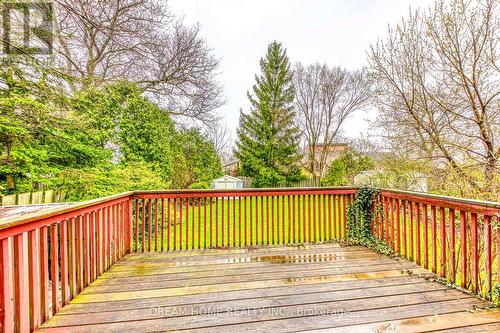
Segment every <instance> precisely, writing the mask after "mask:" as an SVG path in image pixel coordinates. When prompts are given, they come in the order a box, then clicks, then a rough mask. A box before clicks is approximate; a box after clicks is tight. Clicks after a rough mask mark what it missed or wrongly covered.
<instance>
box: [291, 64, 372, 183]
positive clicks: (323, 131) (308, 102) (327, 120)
mask: <svg viewBox="0 0 500 333" xmlns="http://www.w3.org/2000/svg"><path fill="white" fill-rule="evenodd" d="M293 80H294V87H295V103H296V110H297V119H296V124H297V127H298V128H299V130H300V132H301V135H302V140H303V144H304V150H305V155H306V159H305V160H304V167H305V168H306V169H307V170H308V171H309V172H310V173H311V175H312V177H313V178H314V179H315V180H319V178H320V177H321V176H322V175H323V174H324V173H325V171H326V170H325V169H326V167H327V157H328V154H329V152H330V148H331V146H332V144H333V143H334V142H335V140H336V139H337V137H338V135H339V134H340V130H341V127H342V125H343V124H344V122H345V120H346V119H347V118H348V117H349V116H350V115H351V114H352V113H354V112H356V111H357V110H359V109H361V108H362V107H363V106H364V105H365V103H366V102H367V101H368V99H369V91H370V88H369V83H368V81H367V79H366V72H365V71H364V70H358V71H353V72H349V71H347V70H345V69H342V68H339V67H333V68H329V67H327V66H326V65H320V64H313V65H309V66H307V67H305V66H303V65H302V64H300V63H297V64H296V66H295V71H294V79H293Z"/></svg>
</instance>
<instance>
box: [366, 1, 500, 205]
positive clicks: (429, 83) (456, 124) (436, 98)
mask: <svg viewBox="0 0 500 333" xmlns="http://www.w3.org/2000/svg"><path fill="white" fill-rule="evenodd" d="M499 41H500V29H499V2H498V1H497V0H480V1H477V2H472V1H467V0H451V1H450V2H449V4H448V5H447V4H446V3H445V1H443V0H439V1H438V2H437V3H436V5H435V7H434V8H432V9H430V10H429V11H427V12H422V11H414V12H411V13H410V15H409V17H408V18H407V19H405V20H403V21H402V22H401V23H400V24H398V25H397V26H396V27H395V28H394V29H390V30H389V35H388V37H387V39H385V40H382V41H379V42H378V43H377V44H376V45H374V46H372V47H371V50H370V52H369V61H370V65H371V69H372V72H373V75H374V82H375V83H376V89H375V91H376V100H377V103H378V108H379V110H380V113H379V118H378V121H377V122H378V124H379V125H380V126H381V128H383V129H384V130H385V131H384V132H385V136H386V138H387V140H388V142H389V143H390V144H392V145H393V146H396V147H397V148H398V149H401V148H403V149H405V150H406V152H407V153H410V154H413V155H414V157H416V158H419V157H426V158H429V159H440V160H443V161H445V162H446V164H447V165H448V166H449V167H450V168H451V169H452V170H453V171H454V172H455V173H456V174H457V175H458V177H459V178H460V179H462V180H465V181H466V183H467V185H468V186H469V187H470V188H471V190H472V191H474V192H476V193H477V192H478V191H479V192H481V193H483V194H484V195H486V196H488V193H491V192H492V191H495V188H497V189H498V187H495V186H493V185H494V184H495V181H498V176H499V171H498V167H499V158H500V142H499V140H500V67H499V63H498V61H499V51H500V50H499ZM476 171H480V172H481V173H482V177H478V176H477V172H476Z"/></svg>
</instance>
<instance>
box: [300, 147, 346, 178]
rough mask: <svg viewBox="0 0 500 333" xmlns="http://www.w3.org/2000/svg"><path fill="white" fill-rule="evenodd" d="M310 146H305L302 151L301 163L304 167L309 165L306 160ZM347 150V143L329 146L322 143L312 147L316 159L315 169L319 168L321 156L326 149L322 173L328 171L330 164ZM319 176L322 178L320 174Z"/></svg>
mask: <svg viewBox="0 0 500 333" xmlns="http://www.w3.org/2000/svg"><path fill="white" fill-rule="evenodd" d="M310 147H311V146H307V147H306V148H305V150H304V155H303V156H304V159H305V160H304V161H303V163H304V164H306V165H310V164H309V161H308V160H307V159H308V156H309V149H310ZM348 148H349V145H348V144H347V143H332V144H329V145H325V144H323V143H318V144H316V145H315V146H314V147H313V150H314V156H315V157H316V161H315V164H316V169H319V168H320V159H321V154H322V152H323V151H324V149H326V159H325V168H324V170H323V173H324V172H326V170H328V167H329V166H330V165H331V164H332V162H333V161H335V160H336V159H338V158H339V157H340V156H342V154H344V153H345V152H346V151H347V149H348ZM321 176H324V174H322V175H321Z"/></svg>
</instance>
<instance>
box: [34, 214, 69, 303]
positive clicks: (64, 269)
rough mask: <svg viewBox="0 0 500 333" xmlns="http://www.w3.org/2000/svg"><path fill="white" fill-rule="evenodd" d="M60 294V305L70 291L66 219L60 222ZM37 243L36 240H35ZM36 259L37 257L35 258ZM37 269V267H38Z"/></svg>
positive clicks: (67, 299)
mask: <svg viewBox="0 0 500 333" xmlns="http://www.w3.org/2000/svg"><path fill="white" fill-rule="evenodd" d="M60 232H61V244H60V247H61V294H62V305H66V304H67V303H69V301H70V299H71V293H70V289H69V271H68V261H69V260H68V259H69V258H68V221H67V220H64V221H62V222H61V228H60ZM37 244H38V242H37ZM37 260H38V258H37ZM38 270H39V268H38Z"/></svg>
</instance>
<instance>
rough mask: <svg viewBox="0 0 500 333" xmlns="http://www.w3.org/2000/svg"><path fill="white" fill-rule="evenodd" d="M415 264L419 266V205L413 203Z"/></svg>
mask: <svg viewBox="0 0 500 333" xmlns="http://www.w3.org/2000/svg"><path fill="white" fill-rule="evenodd" d="M415 248H416V249H415V252H416V255H415V262H416V264H417V265H420V203H418V202H415Z"/></svg>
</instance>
